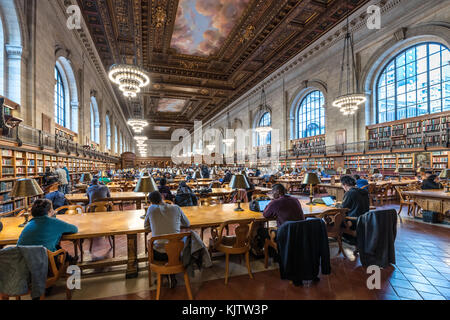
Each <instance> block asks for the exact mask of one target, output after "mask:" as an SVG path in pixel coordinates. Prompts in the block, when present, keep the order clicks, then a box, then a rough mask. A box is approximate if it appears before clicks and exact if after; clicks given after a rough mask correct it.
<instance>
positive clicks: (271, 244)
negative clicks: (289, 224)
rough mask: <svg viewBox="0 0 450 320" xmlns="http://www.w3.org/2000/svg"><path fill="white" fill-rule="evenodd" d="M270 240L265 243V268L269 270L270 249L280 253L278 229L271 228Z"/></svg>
mask: <svg viewBox="0 0 450 320" xmlns="http://www.w3.org/2000/svg"><path fill="white" fill-rule="evenodd" d="M269 236H270V239H266V241H265V243H264V267H265V268H266V269H267V268H268V267H269V247H271V248H273V249H274V250H275V251H278V245H277V242H276V240H275V238H276V236H277V228H269Z"/></svg>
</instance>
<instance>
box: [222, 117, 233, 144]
mask: <svg viewBox="0 0 450 320" xmlns="http://www.w3.org/2000/svg"><path fill="white" fill-rule="evenodd" d="M227 127H228V129H231V122H230V113H229V112H228V113H227ZM225 134H226V131H225ZM222 142H223V143H225V145H226V146H227V147H231V146H232V145H233V143H234V139H233V138H228V137H227V138H226V139H223V140H222Z"/></svg>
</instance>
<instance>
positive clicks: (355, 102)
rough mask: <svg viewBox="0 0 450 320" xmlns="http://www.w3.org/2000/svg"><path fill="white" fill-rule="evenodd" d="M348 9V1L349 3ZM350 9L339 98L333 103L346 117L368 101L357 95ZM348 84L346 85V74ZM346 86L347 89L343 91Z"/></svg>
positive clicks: (361, 95)
mask: <svg viewBox="0 0 450 320" xmlns="http://www.w3.org/2000/svg"><path fill="white" fill-rule="evenodd" d="M347 7H349V6H348V1H347ZM349 17H350V9H349V12H348V14H347V33H346V35H345V39H344V51H343V54H342V64H341V76H340V81H339V97H338V98H337V99H336V100H334V101H333V107H336V108H339V110H340V111H341V112H342V113H343V114H344V115H354V114H355V113H356V111H358V109H359V106H360V105H362V104H363V103H365V102H366V101H367V98H366V96H365V95H364V94H360V93H357V88H358V87H359V86H358V79H357V75H356V64H355V53H354V48H353V36H352V34H351V32H350V23H349ZM345 73H346V78H347V79H346V83H345V84H344V74H345ZM344 85H345V86H346V87H347V90H346V91H343V87H344Z"/></svg>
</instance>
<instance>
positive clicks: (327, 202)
mask: <svg viewBox="0 0 450 320" xmlns="http://www.w3.org/2000/svg"><path fill="white" fill-rule="evenodd" d="M322 200H323V203H324V204H325V205H326V206H328V207H333V206H334V205H335V202H334V200H333V198H332V197H323V198H322Z"/></svg>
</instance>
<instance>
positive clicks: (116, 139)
mask: <svg viewBox="0 0 450 320" xmlns="http://www.w3.org/2000/svg"><path fill="white" fill-rule="evenodd" d="M114 152H115V153H119V134H118V132H117V126H115V127H114Z"/></svg>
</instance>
